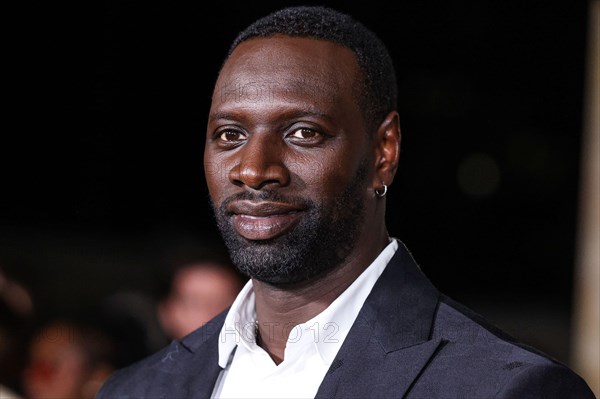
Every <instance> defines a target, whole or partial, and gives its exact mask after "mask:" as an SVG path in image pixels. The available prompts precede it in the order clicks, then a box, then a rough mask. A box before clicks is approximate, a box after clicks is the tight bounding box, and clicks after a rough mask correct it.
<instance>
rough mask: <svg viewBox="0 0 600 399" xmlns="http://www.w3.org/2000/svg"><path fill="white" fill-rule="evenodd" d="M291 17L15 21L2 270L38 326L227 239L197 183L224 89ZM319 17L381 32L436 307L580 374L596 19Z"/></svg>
mask: <svg viewBox="0 0 600 399" xmlns="http://www.w3.org/2000/svg"><path fill="white" fill-rule="evenodd" d="M273 4H276V5H275V6H274V5H273ZM286 4H301V3H298V2H277V3H269V2H265V1H254V2H239V1H238V2H231V1H229V2H218V3H217V4H210V6H209V5H208V4H206V5H203V4H201V3H200V2H182V3H178V2H174V3H171V2H157V1H127V2H126V1H104V2H101V1H98V2H78V3H60V2H59V3H45V4H43V5H32V4H29V5H27V6H23V9H20V10H18V11H16V12H15V13H14V14H12V15H9V18H10V19H12V20H13V22H16V24H15V28H14V30H13V31H12V37H11V38H10V39H9V45H8V49H7V52H8V54H6V55H7V58H6V59H5V61H4V62H5V64H6V65H7V66H8V68H9V70H10V72H8V73H6V75H5V78H6V80H8V83H9V85H10V88H11V89H12V88H14V90H10V91H9V92H8V94H9V95H8V96H7V97H8V98H7V100H8V102H9V106H8V107H7V108H5V110H7V111H8V112H7V115H6V116H7V123H6V124H5V125H4V129H3V133H2V142H3V143H4V144H3V145H2V146H1V148H2V153H3V155H2V180H1V182H0V184H1V186H0V187H1V194H0V205H1V210H0V265H1V266H0V267H3V268H4V269H5V270H7V271H8V272H9V273H11V274H12V275H14V276H16V277H17V278H18V279H20V280H21V281H23V282H24V283H25V284H26V285H27V286H28V287H30V289H31V291H32V293H33V295H34V301H35V304H36V308H37V312H38V314H39V315H40V317H52V316H53V315H55V314H58V313H61V312H64V311H65V310H68V309H74V308H78V307H80V306H83V305H86V304H90V303H94V302H97V301H99V300H101V299H102V298H104V297H106V296H107V295H110V294H112V293H116V292H122V291H138V292H142V293H150V294H151V292H152V291H151V290H152V289H153V287H154V286H155V284H156V280H157V278H158V276H159V275H160V273H159V271H160V269H161V268H162V267H163V266H164V264H165V263H167V262H168V261H169V259H170V258H169V257H170V256H171V255H172V254H173V252H177V251H178V250H179V249H180V248H185V247H188V246H190V245H192V246H193V245H195V244H196V243H202V242H205V239H208V238H214V237H215V235H216V229H215V227H214V225H213V220H212V216H211V213H210V209H209V206H208V202H207V191H206V188H205V182H204V175H203V166H202V153H203V142H204V133H205V124H206V114H207V111H208V107H209V100H210V94H211V90H212V85H213V83H214V80H215V78H216V74H217V72H218V68H219V66H220V63H221V62H222V59H223V57H224V55H225V52H226V50H227V48H228V46H229V43H230V42H231V41H232V40H233V38H234V37H235V36H236V34H237V33H238V32H239V31H240V30H241V29H243V28H244V27H245V26H246V25H247V24H249V23H250V22H252V21H253V20H254V19H255V18H257V17H259V16H262V15H263V14H265V13H267V12H270V11H273V10H274V9H276V8H279V6H283V5H286ZM302 4H312V3H311V2H304V3H302ZM322 4H328V5H333V6H335V7H337V8H339V9H341V10H342V11H347V12H350V13H351V14H353V15H355V16H357V17H358V18H359V19H360V20H362V21H363V22H364V23H365V24H366V25H367V26H368V27H370V28H371V29H373V30H374V31H375V32H377V33H378V34H379V35H380V37H381V38H382V39H383V41H384V42H385V43H386V44H387V45H388V47H389V49H390V51H391V53H392V55H393V58H394V61H395V64H396V67H397V71H398V77H399V93H400V100H399V101H400V102H399V110H400V114H401V125H402V133H403V143H402V148H403V151H402V156H401V162H400V169H399V173H398V175H397V178H396V180H395V181H394V184H393V185H392V187H391V191H390V193H389V195H388V222H389V230H390V233H391V234H392V235H394V236H396V237H399V238H401V239H402V240H403V241H404V242H405V243H406V244H407V246H408V247H409V249H410V250H411V251H412V252H413V255H414V256H415V258H416V259H417V261H418V263H419V264H420V265H421V267H422V269H423V270H424V271H425V273H426V274H427V275H428V276H429V277H430V278H431V279H432V280H433V282H434V283H435V284H436V285H437V286H438V287H439V288H440V289H441V291H443V292H445V293H446V294H448V295H450V296H452V297H454V298H455V299H458V300H460V301H463V302H465V303H466V304H467V305H469V306H471V307H473V308H474V309H475V310H478V311H480V312H481V313H483V314H484V315H485V316H486V317H488V318H489V319H491V320H492V321H493V322H495V323H497V324H499V325H500V326H501V327H503V328H505V329H507V330H508V331H509V332H511V333H512V334H514V335H516V336H517V337H519V338H521V339H523V340H525V341H526V342H528V343H531V344H534V345H536V346H538V347H539V348H541V349H542V350H545V351H546V352H549V353H550V354H552V355H554V356H556V357H558V358H559V359H560V360H563V361H567V360H568V339H569V323H570V306H571V295H572V272H573V264H574V255H575V254H574V244H575V231H576V222H577V220H576V214H577V213H576V212H577V199H578V196H577V193H578V179H579V177H578V172H579V149H580V148H579V144H580V135H581V129H582V100H583V87H584V65H585V45H586V32H587V11H588V9H587V4H588V3H587V2H585V1H568V2H566V1H555V0H554V1H525V2H504V1H489V0H484V1H472V2H466V1H457V2H427V1H407V2H377V1H369V2H356V3H355V4H352V5H350V4H346V2H341V1H337V2H335V1H329V2H324V3H322Z"/></svg>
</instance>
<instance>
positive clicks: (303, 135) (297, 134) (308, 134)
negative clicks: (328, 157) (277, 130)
mask: <svg viewBox="0 0 600 399" xmlns="http://www.w3.org/2000/svg"><path fill="white" fill-rule="evenodd" d="M289 137H292V138H295V139H301V140H314V139H317V138H320V137H321V133H319V132H317V131H316V130H313V129H308V128H304V127H303V128H300V129H296V130H294V131H293V132H292V133H290V134H289Z"/></svg>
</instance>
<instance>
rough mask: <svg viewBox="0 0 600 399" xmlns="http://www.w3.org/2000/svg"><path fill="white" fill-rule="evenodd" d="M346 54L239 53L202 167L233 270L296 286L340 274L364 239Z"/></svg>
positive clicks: (305, 49)
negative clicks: (333, 272) (338, 268)
mask: <svg viewBox="0 0 600 399" xmlns="http://www.w3.org/2000/svg"><path fill="white" fill-rule="evenodd" d="M357 74H358V67H357V65H356V60H355V56H354V53H353V52H352V51H351V50H349V49H347V48H344V47H342V46H339V45H336V44H333V43H330V42H327V41H321V40H313V39H305V38H289V37H271V38H260V39H252V40H249V41H246V42H243V43H242V44H240V45H239V46H238V47H237V48H236V49H235V51H234V52H233V53H232V54H231V56H230V57H229V59H228V60H227V62H226V64H225V65H224V67H223V69H222V71H221V73H220V75H219V78H218V80H217V84H216V86H215V90H214V93H213V99H212V105H211V109H210V114H209V121H208V128H207V137H206V149H205V156H204V164H205V165H204V166H205V171H206V179H207V183H208V188H209V191H210V196H211V201H212V205H213V208H214V211H215V216H216V219H217V224H218V226H219V229H220V231H221V233H222V235H223V238H224V240H225V242H226V244H227V246H228V248H229V251H230V254H231V257H232V260H233V261H234V263H235V264H236V266H237V267H238V268H239V269H240V271H241V272H243V273H245V274H247V275H249V276H250V277H253V278H255V279H258V280H261V281H265V282H268V283H271V284H293V283H299V282H303V281H306V280H309V279H311V278H314V277H316V276H319V275H322V274H323V273H326V272H327V271H330V270H332V269H333V268H335V267H336V266H338V265H340V264H341V263H342V262H343V261H344V259H345V258H346V257H347V256H348V255H349V254H350V253H351V251H352V250H353V248H354V247H355V246H356V245H357V244H358V243H357V241H358V240H359V237H360V236H361V235H364V234H366V233H365V231H363V230H364V229H363V228H362V227H363V224H364V219H365V211H366V209H365V207H368V206H369V205H368V201H366V199H367V198H369V196H371V197H372V194H371V193H370V191H369V187H370V186H369V182H370V181H371V179H372V174H373V170H372V169H373V167H372V165H373V162H372V159H371V158H372V143H371V140H370V139H369V137H368V135H367V132H366V131H365V128H364V121H363V118H362V113H361V110H360V108H359V106H358V104H357V103H358V101H356V98H355V96H354V92H353V90H355V83H356V81H357V79H356V77H357Z"/></svg>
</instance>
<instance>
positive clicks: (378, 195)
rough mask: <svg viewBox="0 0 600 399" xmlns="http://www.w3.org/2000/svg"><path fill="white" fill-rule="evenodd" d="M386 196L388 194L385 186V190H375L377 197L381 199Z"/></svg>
mask: <svg viewBox="0 0 600 399" xmlns="http://www.w3.org/2000/svg"><path fill="white" fill-rule="evenodd" d="M386 194H387V186H386V185H385V184H384V185H383V188H376V189H375V195H376V196H377V197H379V198H383V197H385V195H386Z"/></svg>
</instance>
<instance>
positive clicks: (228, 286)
mask: <svg viewBox="0 0 600 399" xmlns="http://www.w3.org/2000/svg"><path fill="white" fill-rule="evenodd" d="M161 283H162V284H163V285H162V287H161V288H160V289H159V295H158V296H159V298H158V306H157V318H158V320H159V322H160V325H161V326H162V329H163V331H164V333H165V335H166V336H167V338H168V339H169V340H170V339H181V338H183V337H184V336H186V335H188V334H189V333H191V332H192V331H194V330H196V329H197V328H198V327H200V326H202V325H203V324H205V323H206V322H208V321H209V320H211V319H212V318H213V317H215V316H216V315H217V314H219V313H221V312H222V311H223V310H225V308H227V307H228V306H230V305H231V304H232V303H233V301H234V300H235V297H236V296H237V294H238V293H239V291H240V290H241V289H242V287H243V284H244V279H243V277H242V276H241V274H239V273H238V272H237V271H236V270H235V269H234V267H233V266H232V265H231V263H230V261H229V259H228V256H227V255H226V253H225V252H219V251H217V250H215V249H213V250H210V251H208V250H203V251H200V253H199V254H196V255H194V256H190V255H188V256H187V257H186V258H184V259H179V260H171V264H170V266H169V267H168V268H167V271H166V275H165V276H164V277H163V278H162V279H161Z"/></svg>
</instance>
